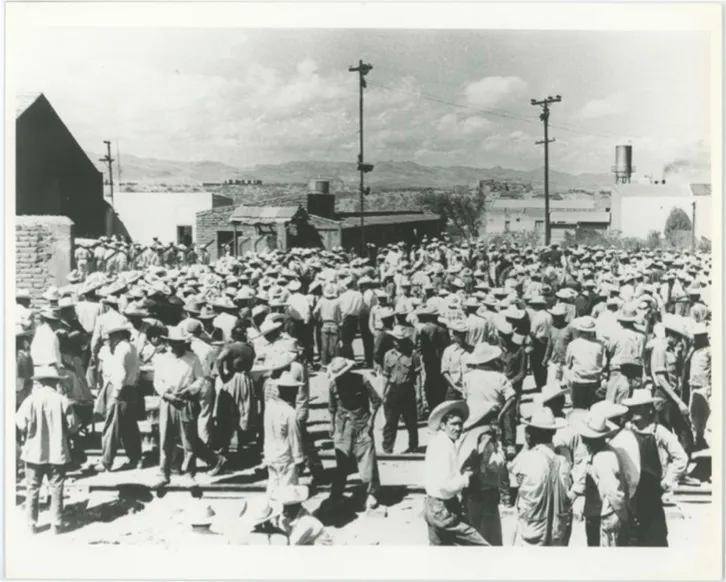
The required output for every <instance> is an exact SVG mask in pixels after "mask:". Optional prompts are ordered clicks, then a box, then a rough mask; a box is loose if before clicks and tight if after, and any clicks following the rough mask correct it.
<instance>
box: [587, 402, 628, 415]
mask: <svg viewBox="0 0 726 582" xmlns="http://www.w3.org/2000/svg"><path fill="white" fill-rule="evenodd" d="M627 412H628V407H627V406H625V405H623V404H615V403H614V402H610V401H609V400H601V401H600V402H596V403H595V404H593V405H592V406H591V407H590V413H591V414H600V415H602V416H604V417H605V418H607V419H611V418H616V417H618V416H623V415H624V414H626V413H627Z"/></svg>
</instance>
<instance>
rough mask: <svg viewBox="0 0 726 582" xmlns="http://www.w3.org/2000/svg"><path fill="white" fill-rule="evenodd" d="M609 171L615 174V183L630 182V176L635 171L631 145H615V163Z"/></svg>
mask: <svg viewBox="0 0 726 582" xmlns="http://www.w3.org/2000/svg"><path fill="white" fill-rule="evenodd" d="M611 171H612V172H613V174H615V183H616V184H630V177H631V176H632V175H633V172H635V166H633V146H631V145H619V146H615V165H614V166H612V168H611Z"/></svg>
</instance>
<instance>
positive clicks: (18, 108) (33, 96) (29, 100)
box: [15, 93, 43, 119]
mask: <svg viewBox="0 0 726 582" xmlns="http://www.w3.org/2000/svg"><path fill="white" fill-rule="evenodd" d="M42 96H43V94H42V93H17V94H16V95H15V119H17V118H18V117H20V116H21V115H22V114H23V113H25V111H26V110H27V109H28V108H29V107H30V106H31V105H32V104H33V103H35V102H36V101H37V99H38V98H39V97H42Z"/></svg>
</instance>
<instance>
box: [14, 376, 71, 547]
mask: <svg viewBox="0 0 726 582" xmlns="http://www.w3.org/2000/svg"><path fill="white" fill-rule="evenodd" d="M33 381H34V387H33V391H32V393H31V394H30V395H29V396H28V397H27V398H26V399H25V400H24V401H23V403H22V404H21V405H20V408H19V409H18V411H17V412H16V413H15V425H16V426H17V428H18V430H19V431H20V433H21V438H22V439H23V447H22V453H21V455H20V458H21V460H22V461H23V462H24V463H25V479H26V482H27V491H26V499H25V517H26V519H27V522H28V526H29V528H30V530H31V532H32V533H36V531H37V524H38V501H39V495H40V486H41V484H42V482H43V477H44V476H47V477H48V482H49V485H50V491H51V506H50V508H51V516H50V524H51V532H52V533H54V534H57V533H60V532H61V529H62V527H63V483H64V480H65V471H66V466H67V465H68V464H69V463H70V462H71V454H70V448H69V445H68V439H69V437H70V436H71V434H72V433H73V432H75V431H76V430H77V427H78V422H77V419H76V416H75V414H74V412H73V408H72V407H71V403H70V401H69V400H68V399H67V398H66V397H65V396H63V395H61V394H60V393H59V392H58V389H57V388H58V382H59V381H60V376H59V375H58V372H57V370H56V369H55V368H54V367H53V366H48V365H43V366H38V367H37V368H36V370H35V373H34V375H33Z"/></svg>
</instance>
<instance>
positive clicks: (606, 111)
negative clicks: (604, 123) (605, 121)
mask: <svg viewBox="0 0 726 582" xmlns="http://www.w3.org/2000/svg"><path fill="white" fill-rule="evenodd" d="M626 105H627V102H626V99H625V96H624V95H623V94H622V93H614V94H612V95H608V96H607V97H604V98H603V99H593V100H592V101H588V102H587V103H585V105H583V106H582V107H581V108H580V109H578V110H577V111H576V112H575V113H574V115H573V118H574V119H578V120H586V119H602V118H604V117H611V116H613V115H616V114H618V113H622V112H623V111H625V107H626Z"/></svg>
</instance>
